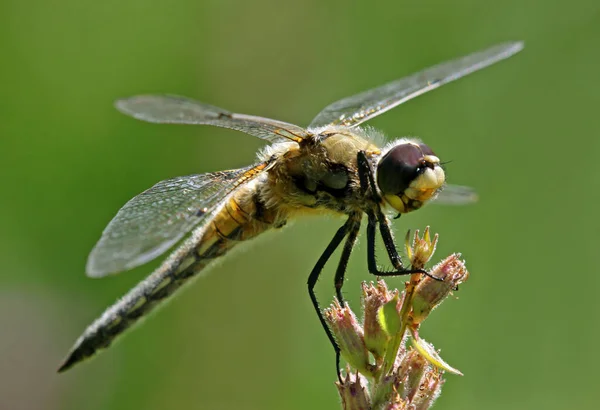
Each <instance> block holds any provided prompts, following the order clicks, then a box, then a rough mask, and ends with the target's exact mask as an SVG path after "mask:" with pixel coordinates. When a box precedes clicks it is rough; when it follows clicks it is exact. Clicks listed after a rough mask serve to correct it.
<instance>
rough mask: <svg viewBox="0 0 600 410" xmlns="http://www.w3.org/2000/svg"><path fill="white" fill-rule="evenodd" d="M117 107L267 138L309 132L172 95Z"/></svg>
mask: <svg viewBox="0 0 600 410" xmlns="http://www.w3.org/2000/svg"><path fill="white" fill-rule="evenodd" d="M115 106H116V107H117V109H118V110H119V111H121V112H122V113H124V114H127V115H129V116H131V117H133V118H136V119H138V120H142V121H147V122H153V123H159V124H205V125H213V126H216V127H222V128H230V129H233V130H237V131H242V132H244V133H246V134H250V135H253V136H255V137H258V138H261V139H264V140H267V141H269V142H282V141H290V140H292V141H300V140H302V139H304V138H306V137H308V136H309V135H310V134H309V133H308V132H307V131H306V130H305V129H304V128H302V127H299V126H297V125H294V124H289V123H287V122H283V121H277V120H272V119H270V118H263V117H257V116H254V115H245V114H235V113H231V112H229V111H227V110H224V109H222V108H219V107H215V106H214V105H209V104H205V103H202V102H200V101H195V100H192V99H189V98H186V97H180V96H174V95H138V96H135V97H130V98H125V99H122V100H118V101H117V102H116V103H115Z"/></svg>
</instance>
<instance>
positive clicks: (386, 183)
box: [377, 142, 445, 213]
mask: <svg viewBox="0 0 600 410" xmlns="http://www.w3.org/2000/svg"><path fill="white" fill-rule="evenodd" d="M444 181H445V175H444V170H443V169H442V167H441V165H440V160H439V158H438V157H436V156H435V154H434V153H433V151H432V150H431V148H429V147H428V146H427V145H425V144H423V143H420V144H419V143H416V142H403V143H400V144H398V145H396V146H394V147H393V148H392V149H390V150H389V151H388V152H387V153H386V154H385V155H384V156H383V157H382V158H381V160H380V161H379V164H378V165H377V186H378V187H379V189H380V190H381V193H382V194H383V198H384V199H385V200H386V201H387V202H388V203H389V204H390V205H391V206H392V207H393V208H394V209H396V210H397V211H398V212H400V213H406V212H410V211H413V210H415V209H419V208H420V207H421V206H422V205H423V204H424V203H425V202H426V201H428V200H430V199H431V198H432V197H433V196H434V195H435V194H436V193H437V192H438V191H439V190H440V189H441V188H442V186H443V185H444Z"/></svg>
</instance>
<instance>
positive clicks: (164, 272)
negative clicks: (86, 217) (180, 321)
mask: <svg viewBox="0 0 600 410" xmlns="http://www.w3.org/2000/svg"><path fill="white" fill-rule="evenodd" d="M243 194H244V192H238V193H236V195H235V196H232V197H230V198H229V199H228V200H227V201H226V202H225V203H224V205H223V206H222V207H221V209H220V210H219V211H218V212H217V213H216V214H215V216H214V217H213V218H212V220H211V221H209V222H207V224H206V225H204V226H202V227H201V228H198V229H197V230H196V231H195V232H194V233H192V236H191V237H190V238H189V239H188V240H187V241H186V242H185V243H184V245H182V246H181V247H180V248H178V249H177V250H176V251H175V252H174V253H173V254H172V255H171V256H170V257H169V258H167V260H166V261H165V262H164V263H163V264H162V265H161V266H160V267H159V268H158V269H156V270H155V271H154V272H153V273H152V274H151V275H150V276H149V277H148V278H146V279H145V280H143V281H142V282H140V283H139V284H138V285H136V286H135V287H134V288H133V289H131V290H130V291H129V292H128V293H127V294H126V295H125V296H123V297H122V298H121V299H120V300H119V301H118V302H117V303H115V304H114V305H112V306H111V307H109V308H108V309H107V310H106V311H105V312H104V313H103V314H102V316H100V317H99V318H98V319H96V321H94V323H92V324H91V325H90V326H89V327H88V328H87V329H86V330H85V332H84V333H83V335H82V336H81V337H80V338H79V340H77V342H76V343H75V346H74V347H73V349H72V350H71V353H70V354H69V356H68V358H67V360H65V362H64V364H63V365H62V366H61V367H60V368H59V371H64V370H67V369H68V368H70V367H71V366H73V365H74V364H75V363H78V362H80V361H82V360H84V359H86V358H88V357H90V356H92V355H94V354H95V353H96V351H97V350H99V349H102V348H106V347H108V346H109V345H110V344H111V343H112V341H113V340H114V339H115V338H116V337H117V336H118V335H120V334H121V333H123V332H124V331H125V330H126V329H128V328H129V327H131V326H132V325H133V324H134V323H136V322H137V321H138V320H139V319H140V318H141V317H143V316H145V315H147V314H148V313H149V312H150V311H152V310H153V308H154V307H156V306H157V305H159V304H160V302H161V301H163V300H164V299H166V298H168V296H170V295H172V294H173V293H174V292H175V291H176V290H177V289H178V288H179V287H181V286H182V285H183V284H184V283H187V282H188V281H189V279H191V278H193V277H195V276H196V275H197V274H198V273H200V272H202V271H203V270H205V269H206V268H207V267H208V266H209V265H210V264H211V263H212V262H213V261H214V260H215V259H217V258H219V257H221V256H223V255H225V254H226V253H227V252H228V251H229V250H230V249H232V248H233V247H234V246H235V245H236V244H238V243H240V242H243V241H246V240H248V239H251V238H253V237H255V236H257V235H258V234H260V233H262V232H264V231H266V230H268V229H269V228H271V227H272V226H273V225H272V224H271V223H268V222H265V221H264V220H263V218H260V219H258V218H257V216H258V215H257V210H259V209H261V206H262V205H261V204H260V203H259V202H260V199H259V198H258V196H256V195H254V196H249V195H243ZM246 194H247V193H246ZM240 203H242V204H243V205H242V206H241V205H240Z"/></svg>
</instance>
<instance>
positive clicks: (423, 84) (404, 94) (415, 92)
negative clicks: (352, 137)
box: [309, 42, 523, 128]
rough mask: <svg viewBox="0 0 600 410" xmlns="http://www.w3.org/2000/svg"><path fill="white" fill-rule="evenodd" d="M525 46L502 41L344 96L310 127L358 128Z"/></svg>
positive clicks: (324, 111)
mask: <svg viewBox="0 0 600 410" xmlns="http://www.w3.org/2000/svg"><path fill="white" fill-rule="evenodd" d="M522 48H523V43H522V42H516V43H505V44H499V45H496V46H494V47H491V48H488V49H487V50H484V51H480V52H477V53H473V54H470V55H468V56H465V57H461V58H458V59H456V60H451V61H448V62H445V63H441V64H439V65H436V66H433V67H430V68H427V69H425V70H423V71H420V72H418V73H415V74H413V75H410V76H408V77H405V78H401V79H399V80H396V81H392V82H391V83H388V84H384V85H382V86H381V87H377V88H374V89H372V90H368V91H365V92H362V93H360V94H356V95H353V96H351V97H348V98H344V99H342V100H339V101H337V102H334V103H333V104H331V105H328V106H327V107H325V109H324V110H323V111H321V112H320V113H319V114H318V115H317V116H316V117H315V119H314V120H313V121H312V123H311V124H310V126H309V128H316V127H322V126H326V125H343V126H347V127H355V126H357V125H359V124H361V123H363V122H365V121H367V120H369V119H371V118H373V117H375V116H377V115H379V114H382V113H384V112H386V111H387V110H390V109H392V108H394V107H396V106H397V105H400V104H402V103H404V102H406V101H408V100H410V99H412V98H415V97H417V96H419V95H421V94H424V93H426V92H427V91H431V90H433V89H436V88H438V87H440V86H441V85H443V84H446V83H449V82H450V81H454V80H457V79H459V78H461V77H464V76H465V75H467V74H470V73H472V72H475V71H477V70H481V69H482V68H485V67H487V66H489V65H492V64H494V63H496V62H498V61H500V60H503V59H505V58H508V57H510V56H512V55H513V54H515V53H517V52H519V51H520V50H521V49H522Z"/></svg>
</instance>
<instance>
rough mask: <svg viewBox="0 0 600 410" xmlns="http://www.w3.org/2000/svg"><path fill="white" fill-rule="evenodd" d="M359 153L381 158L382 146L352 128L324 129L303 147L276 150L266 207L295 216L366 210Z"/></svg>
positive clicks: (264, 186)
mask: <svg viewBox="0 0 600 410" xmlns="http://www.w3.org/2000/svg"><path fill="white" fill-rule="evenodd" d="M279 149H280V150H281V151H280V152H278V150H279ZM359 151H366V152H367V153H368V154H372V155H376V154H379V148H378V147H377V146H375V145H374V144H373V143H371V142H370V141H368V140H367V139H365V138H363V137H362V136H360V135H358V134H355V133H352V132H349V131H348V130H347V129H345V130H338V129H331V130H324V131H321V133H320V134H319V136H318V137H314V138H309V139H306V140H304V141H302V142H301V143H299V144H293V145H292V146H290V144H286V145H285V146H282V147H273V148H272V153H273V154H275V155H276V157H277V158H278V159H277V160H276V162H275V164H274V165H273V167H272V168H271V169H270V170H269V171H268V176H267V181H265V182H266V183H265V184H262V186H261V188H262V189H261V196H262V198H263V202H264V203H265V205H266V207H267V208H273V207H278V208H280V209H281V211H284V209H285V211H284V212H286V213H287V214H288V215H290V216H291V215H292V214H298V213H309V214H310V213H313V212H317V213H322V212H323V211H330V212H333V213H338V214H339V213H341V214H348V213H349V212H352V211H355V210H357V209H364V206H365V204H364V201H365V199H364V195H362V194H361V188H360V181H359V178H358V172H357V165H356V158H357V154H358V152H359Z"/></svg>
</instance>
